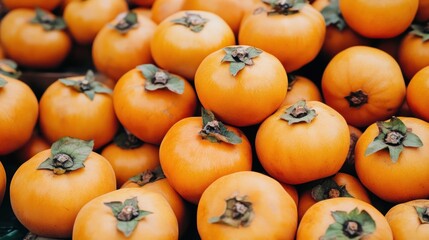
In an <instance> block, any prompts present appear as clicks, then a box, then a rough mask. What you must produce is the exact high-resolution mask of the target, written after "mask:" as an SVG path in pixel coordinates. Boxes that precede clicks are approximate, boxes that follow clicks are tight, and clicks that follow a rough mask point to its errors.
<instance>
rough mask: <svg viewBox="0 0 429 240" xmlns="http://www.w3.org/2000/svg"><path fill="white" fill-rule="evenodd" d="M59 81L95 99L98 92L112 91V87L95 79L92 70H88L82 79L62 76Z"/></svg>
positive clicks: (108, 92)
mask: <svg viewBox="0 0 429 240" xmlns="http://www.w3.org/2000/svg"><path fill="white" fill-rule="evenodd" d="M59 81H60V82H61V83H63V84H64V85H66V86H69V87H73V88H74V89H75V90H77V91H79V92H81V93H84V94H85V95H86V96H87V97H88V98H89V99H91V100H94V97H95V94H96V93H107V94H110V93H112V89H110V88H108V87H106V86H104V85H103V84H102V83H100V82H98V81H95V76H94V72H92V71H91V70H88V71H87V72H86V75H85V76H84V77H83V78H82V79H79V80H73V79H69V78H61V79H59Z"/></svg>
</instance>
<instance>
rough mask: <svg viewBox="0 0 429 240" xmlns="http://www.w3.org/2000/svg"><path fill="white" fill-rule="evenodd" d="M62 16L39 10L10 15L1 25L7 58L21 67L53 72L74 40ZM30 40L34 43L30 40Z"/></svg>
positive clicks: (15, 11) (22, 10)
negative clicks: (67, 30) (66, 29)
mask: <svg viewBox="0 0 429 240" xmlns="http://www.w3.org/2000/svg"><path fill="white" fill-rule="evenodd" d="M65 28H66V24H65V22H64V20H63V19H62V18H60V17H56V16H55V15H54V14H52V13H51V12H48V11H46V10H42V9H40V8H37V9H30V8H18V9H14V10H11V11H10V12H8V13H7V14H6V15H5V16H4V18H3V19H2V21H1V24H0V29H1V30H0V41H1V45H2V47H3V49H4V51H5V52H6V55H7V56H8V58H10V59H12V60H14V61H15V62H17V63H18V65H20V66H23V67H28V68H36V69H53V68H56V67H58V66H60V65H61V64H62V63H63V62H64V60H65V59H66V57H67V56H68V55H69V53H70V51H71V47H72V40H71V38H70V36H69V35H68V33H67V32H66V31H65ZM29 39H31V40H29Z"/></svg>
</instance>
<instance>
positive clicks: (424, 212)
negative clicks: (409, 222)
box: [414, 206, 429, 224]
mask: <svg viewBox="0 0 429 240" xmlns="http://www.w3.org/2000/svg"><path fill="white" fill-rule="evenodd" d="M414 209H415V210H416V213H417V215H418V216H419V220H420V223H421V224H428V223H429V208H428V207H419V206H414Z"/></svg>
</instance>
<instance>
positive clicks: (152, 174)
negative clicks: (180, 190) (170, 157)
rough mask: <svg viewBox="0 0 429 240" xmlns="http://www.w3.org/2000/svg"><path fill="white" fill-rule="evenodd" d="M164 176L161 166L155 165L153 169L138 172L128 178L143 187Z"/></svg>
mask: <svg viewBox="0 0 429 240" xmlns="http://www.w3.org/2000/svg"><path fill="white" fill-rule="evenodd" d="M164 178H165V175H164V172H163V171H162V169H161V167H157V168H155V169H154V170H146V171H144V172H142V173H140V174H137V175H135V176H133V177H131V178H130V179H129V180H130V181H131V182H133V183H136V184H137V185H139V186H140V187H143V186H144V185H146V184H148V183H153V182H156V181H158V180H161V179H164Z"/></svg>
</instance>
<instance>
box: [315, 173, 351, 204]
mask: <svg viewBox="0 0 429 240" xmlns="http://www.w3.org/2000/svg"><path fill="white" fill-rule="evenodd" d="M311 197H312V198H313V199H314V200H315V201H317V202H318V201H322V200H325V199H329V198H335V197H353V196H352V195H351V194H350V193H349V192H348V191H347V189H346V186H345V185H338V184H337V182H335V181H334V180H333V179H332V177H329V178H326V179H324V180H323V181H322V182H321V183H320V184H317V185H316V186H314V187H313V188H312V189H311Z"/></svg>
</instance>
